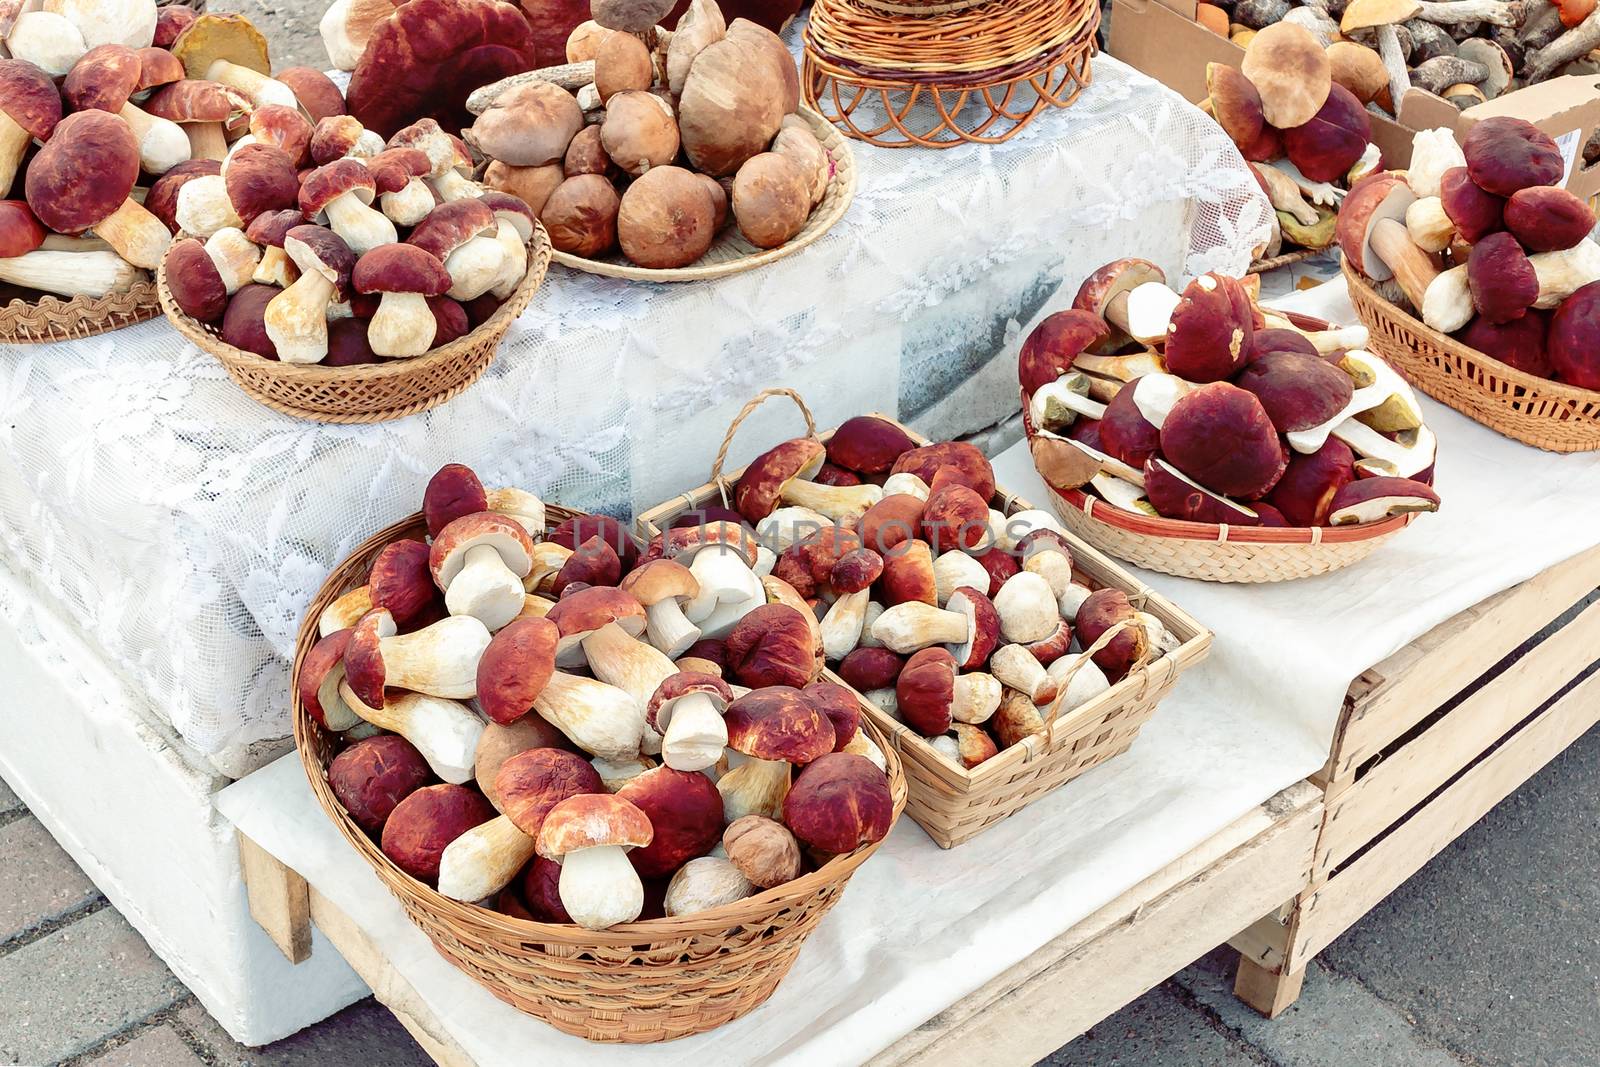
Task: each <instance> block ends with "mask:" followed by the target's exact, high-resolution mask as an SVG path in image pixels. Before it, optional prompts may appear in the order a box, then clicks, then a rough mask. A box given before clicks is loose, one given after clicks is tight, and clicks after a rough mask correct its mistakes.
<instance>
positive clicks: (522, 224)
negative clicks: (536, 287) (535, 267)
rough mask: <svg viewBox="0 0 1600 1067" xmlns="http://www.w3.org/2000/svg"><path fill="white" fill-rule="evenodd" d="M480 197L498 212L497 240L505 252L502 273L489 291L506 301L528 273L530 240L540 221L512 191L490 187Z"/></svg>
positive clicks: (496, 214) (496, 222)
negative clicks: (534, 228)
mask: <svg viewBox="0 0 1600 1067" xmlns="http://www.w3.org/2000/svg"><path fill="white" fill-rule="evenodd" d="M479 199H480V200H481V201H482V202H483V203H484V204H486V205H488V207H489V208H490V209H491V210H492V211H493V212H494V218H495V234H494V240H495V243H496V244H498V245H499V246H500V250H501V252H502V253H503V255H502V256H501V260H500V274H499V276H498V277H497V278H496V279H495V281H494V283H493V284H492V285H490V286H489V293H490V295H491V296H493V297H494V298H495V299H496V300H505V299H507V298H508V297H510V296H511V294H512V293H513V292H515V291H516V288H517V286H519V285H521V284H522V279H523V276H524V275H526V274H527V273H528V242H529V241H531V240H533V227H534V223H535V221H536V220H535V218H534V214H533V212H532V211H531V210H530V209H529V208H528V205H527V204H525V203H523V201H522V200H521V199H520V198H519V197H515V196H512V195H511V194H509V193H502V192H500V191H498V190H496V189H487V190H485V191H484V193H483V196H481V197H479Z"/></svg>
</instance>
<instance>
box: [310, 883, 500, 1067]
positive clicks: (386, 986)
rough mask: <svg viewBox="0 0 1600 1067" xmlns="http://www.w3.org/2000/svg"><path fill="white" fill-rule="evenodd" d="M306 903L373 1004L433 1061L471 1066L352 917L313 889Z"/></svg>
mask: <svg viewBox="0 0 1600 1067" xmlns="http://www.w3.org/2000/svg"><path fill="white" fill-rule="evenodd" d="M310 904H311V918H312V921H313V922H315V923H316V924H317V929H319V930H321V931H322V936H324V937H326V938H327V939H328V942H329V943H330V944H332V945H333V947H334V948H336V949H338V950H339V954H340V955H342V956H343V957H344V958H345V960H346V961H347V962H348V963H349V964H350V969H351V970H353V971H355V972H356V974H358V975H360V976H361V980H362V981H363V982H366V983H367V985H368V986H369V987H370V988H371V989H372V995H373V996H374V997H375V998H377V1001H378V1003H380V1004H382V1005H383V1006H384V1007H386V1008H388V1009H389V1010H390V1011H391V1012H393V1013H394V1017H395V1018H396V1019H398V1020H400V1024H401V1025H402V1026H404V1027H405V1028H406V1030H407V1031H409V1032H410V1034H411V1036H412V1037H414V1038H416V1041H417V1044H418V1045H421V1046H422V1050H423V1051H424V1052H426V1053H427V1054H428V1055H429V1056H430V1057H432V1059H433V1062H435V1063H437V1064H439V1067H476V1061H474V1060H473V1059H472V1058H471V1057H470V1056H468V1055H467V1053H466V1050H464V1049H463V1048H462V1047H461V1046H460V1045H458V1044H457V1043H456V1041H455V1039H454V1038H453V1037H451V1036H450V1030H449V1027H448V1026H447V1025H445V1024H444V1023H442V1022H441V1021H440V1020H439V1019H438V1017H437V1016H435V1015H434V1014H433V1011H432V1009H430V1008H429V1007H428V1005H427V1003H426V1002H425V1001H424V1000H423V999H422V997H421V996H420V995H419V994H418V993H417V991H416V988H415V987H414V986H412V985H411V983H410V982H408V981H406V980H405V978H404V977H403V976H402V975H401V974H400V972H399V971H397V970H395V968H394V966H393V965H392V964H390V963H389V960H388V959H387V958H386V957H385V956H384V955H383V954H382V953H381V952H379V951H378V948H377V946H376V945H374V944H373V943H372V940H371V939H370V938H368V937H367V935H366V933H365V932H363V931H362V929H361V927H360V926H358V925H356V923H355V921H354V920H352V919H351V918H350V917H349V916H348V915H346V914H345V913H344V912H343V911H341V910H339V907H338V905H336V904H334V903H333V901H331V900H329V899H328V898H327V897H325V896H323V895H322V894H321V893H318V892H317V891H316V890H315V889H313V890H311V892H310ZM372 1052H373V1054H372V1055H371V1056H370V1057H368V1062H373V1063H376V1062H378V1061H380V1060H381V1059H382V1058H383V1057H382V1056H381V1055H380V1053H381V1050H377V1049H374V1050H372Z"/></svg>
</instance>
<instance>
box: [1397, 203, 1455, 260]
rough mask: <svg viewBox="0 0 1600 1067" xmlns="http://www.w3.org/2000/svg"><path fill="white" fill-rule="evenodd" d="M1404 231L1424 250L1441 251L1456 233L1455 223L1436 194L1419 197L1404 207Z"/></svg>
mask: <svg viewBox="0 0 1600 1067" xmlns="http://www.w3.org/2000/svg"><path fill="white" fill-rule="evenodd" d="M1406 232H1407V233H1409V234H1410V235H1411V240H1412V241H1413V242H1414V243H1415V244H1416V246H1417V247H1418V248H1420V249H1422V250H1423V251H1424V252H1443V251H1444V250H1445V249H1446V248H1449V247H1450V242H1451V240H1453V239H1454V238H1455V235H1456V224H1455V223H1453V222H1451V221H1450V216H1449V215H1447V214H1445V210H1444V201H1442V200H1440V199H1439V198H1438V197H1437V196H1424V197H1419V198H1418V199H1416V200H1413V201H1412V202H1411V206H1410V207H1408V208H1406Z"/></svg>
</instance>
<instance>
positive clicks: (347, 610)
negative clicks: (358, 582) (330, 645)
mask: <svg viewBox="0 0 1600 1067" xmlns="http://www.w3.org/2000/svg"><path fill="white" fill-rule="evenodd" d="M371 610H372V587H371V586H366V585H363V586H358V587H356V588H355V589H352V590H350V591H349V592H348V593H346V594H345V595H344V596H342V597H340V598H339V599H338V600H335V601H334V602H333V603H332V604H329V605H328V606H327V607H325V608H323V609H322V614H321V615H318V616H317V636H318V637H327V636H328V635H329V634H333V633H338V632H339V631H340V630H345V629H349V628H350V627H352V626H354V625H355V624H356V623H357V622H359V621H360V620H361V616H363V615H365V614H366V613H367V612H369V611H371Z"/></svg>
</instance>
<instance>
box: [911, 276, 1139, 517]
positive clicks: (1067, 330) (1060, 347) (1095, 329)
mask: <svg viewBox="0 0 1600 1067" xmlns="http://www.w3.org/2000/svg"><path fill="white" fill-rule="evenodd" d="M1119 262H1125V261H1119ZM1102 269H1104V268H1102ZM1090 280H1091V281H1093V280H1094V279H1093V278H1091V279H1090ZM1084 284H1085V285H1088V282H1085V283H1084ZM1081 293H1082V291H1081V290H1080V295H1081ZM1089 298H1090V297H1087V296H1086V297H1085V299H1089ZM1110 336H1111V331H1110V329H1109V328H1108V327H1107V326H1106V323H1105V320H1104V319H1102V318H1101V317H1100V315H1099V313H1098V312H1097V311H1085V310H1081V309H1079V308H1076V307H1074V308H1072V309H1070V310H1067V311H1058V312H1056V313H1055V314H1054V315H1051V316H1050V317H1049V318H1047V319H1045V320H1044V321H1043V322H1041V323H1040V324H1039V325H1038V326H1036V327H1034V330H1033V332H1032V333H1030V334H1029V335H1028V339H1027V340H1026V341H1024V342H1022V349H1021V351H1020V352H1018V354H1017V378H1018V380H1019V381H1020V382H1021V383H1022V391H1023V392H1025V393H1027V394H1028V395H1029V396H1032V395H1033V393H1034V391H1035V390H1037V389H1039V388H1040V387H1041V386H1045V385H1049V384H1050V383H1051V382H1053V381H1055V380H1056V379H1057V378H1059V377H1061V375H1063V374H1065V373H1066V372H1067V371H1069V370H1071V369H1072V361H1073V360H1075V359H1077V358H1078V357H1079V356H1080V355H1082V354H1083V353H1084V352H1086V351H1088V350H1089V349H1091V348H1094V347H1095V346H1097V345H1099V344H1101V343H1102V342H1104V341H1105V340H1106V339H1107V338H1108V337H1110ZM928 447H931V448H938V447H940V446H938V445H930V446H928ZM901 469H903V468H901V467H899V465H898V464H897V465H896V471H899V470H901ZM912 473H913V474H917V473H918V472H917V471H915V470H913V471H912ZM918 477H920V478H922V480H923V481H925V482H931V481H932V476H931V474H929V475H922V474H918ZM991 495H992V493H991ZM985 499H988V498H987V497H985Z"/></svg>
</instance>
